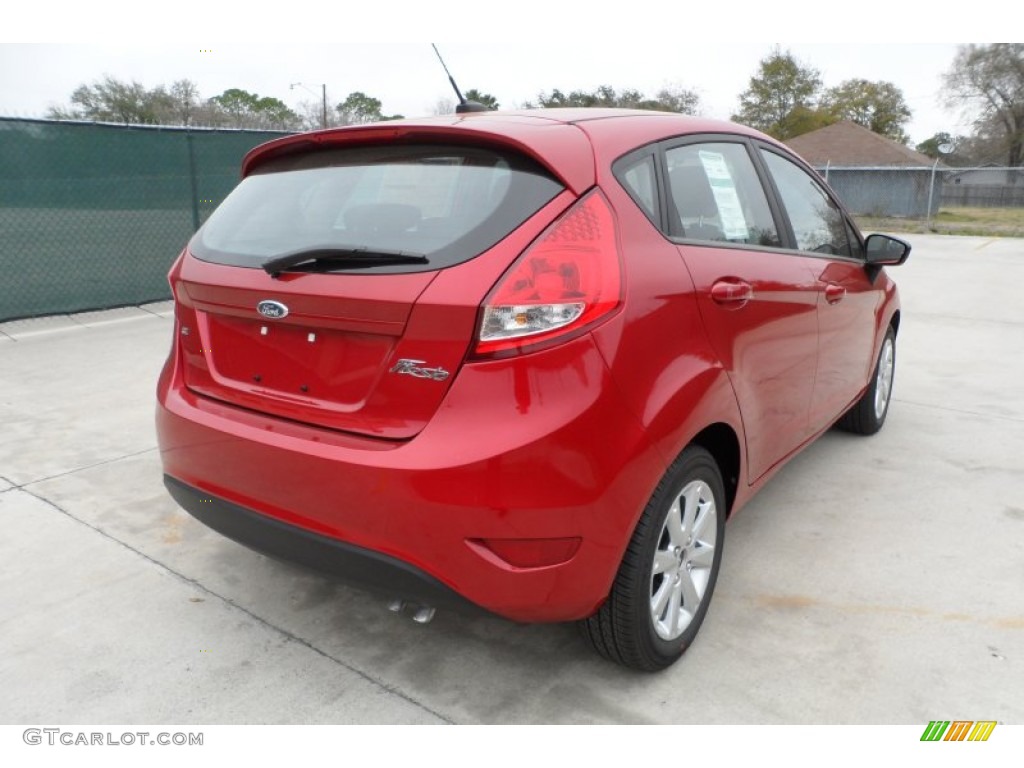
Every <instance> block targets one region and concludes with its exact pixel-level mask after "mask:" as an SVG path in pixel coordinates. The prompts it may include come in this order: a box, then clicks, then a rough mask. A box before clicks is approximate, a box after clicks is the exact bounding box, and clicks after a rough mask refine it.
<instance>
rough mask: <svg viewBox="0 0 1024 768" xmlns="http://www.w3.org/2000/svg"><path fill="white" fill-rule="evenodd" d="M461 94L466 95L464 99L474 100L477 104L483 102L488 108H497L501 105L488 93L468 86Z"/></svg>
mask: <svg viewBox="0 0 1024 768" xmlns="http://www.w3.org/2000/svg"><path fill="white" fill-rule="evenodd" d="M463 96H465V97H466V101H475V102H476V103H477V104H483V105H484V106H485V107H487V108H488V109H499V108H500V106H501V105H500V104H498V100H497V99H496V98H495V97H494V96H491V94H489V93H482V92H480V91H478V90H477V89H476V88H470V89H469V90H468V91H466V92H465V93H464V94H463Z"/></svg>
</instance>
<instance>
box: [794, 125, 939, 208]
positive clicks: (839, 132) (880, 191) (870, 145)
mask: <svg viewBox="0 0 1024 768" xmlns="http://www.w3.org/2000/svg"><path fill="white" fill-rule="evenodd" d="M786 144H787V145H788V146H789V147H790V148H791V149H792V150H793V151H795V152H796V153H797V154H799V155H800V156H801V157H803V158H804V160H806V161H807V162H808V163H810V164H811V165H812V166H813V167H814V168H815V169H816V170H817V171H818V173H820V174H821V175H822V176H824V177H825V179H826V180H827V181H828V183H829V185H830V186H831V187H832V188H833V189H834V190H835V191H836V194H838V195H839V197H840V198H841V199H842V201H843V203H844V204H845V205H846V207H847V208H848V209H849V210H850V211H851V212H852V213H855V214H857V213H859V214H868V215H875V216H881V215H885V216H908V217H911V216H927V215H928V212H929V205H930V206H931V213H933V214H934V213H935V212H936V211H938V208H939V203H940V202H941V200H942V189H941V187H942V177H941V175H940V174H937V173H936V172H937V171H941V170H944V169H946V166H945V165H944V164H943V163H941V162H938V161H936V160H933V159H932V158H930V157H928V156H927V155H922V154H921V153H920V152H915V151H914V150H912V149H911V148H910V147H907V146H904V145H903V144H900V143H899V142H898V141H893V140H892V139H889V138H886V137H885V136H881V135H879V134H877V133H874V132H873V131H871V130H869V129H867V128H865V127H864V126H862V125H858V124H857V123H854V122H851V121H849V120H844V121H842V122H840V123H833V124H832V125H828V126H825V127H824V128H819V129H818V130H816V131H811V132H810V133H805V134H803V135H801V136H795V137H794V138H792V139H789V140H788V141H786Z"/></svg>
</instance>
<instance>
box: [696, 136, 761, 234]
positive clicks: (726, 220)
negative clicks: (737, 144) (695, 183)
mask: <svg viewBox="0 0 1024 768" xmlns="http://www.w3.org/2000/svg"><path fill="white" fill-rule="evenodd" d="M697 154H698V155H699V156H700V161H701V163H702V164H703V165H704V173H706V174H707V177H708V183H709V184H711V193H712V194H713V195H714V196H715V205H717V206H718V216H719V218H720V219H721V220H722V232H723V233H724V234H725V236H726V237H727V238H728V239H729V240H747V239H748V238H749V236H750V233H749V232H748V231H747V220H746V218H745V217H744V216H743V208H742V206H740V198H739V195H737V194H736V183H735V182H734V181H733V179H732V175H731V174H730V173H729V166H728V165H726V164H725V156H724V155H722V153H720V152H708V151H707V150H705V149H702V150H700V151H699V152H698V153H697Z"/></svg>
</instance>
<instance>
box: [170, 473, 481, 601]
mask: <svg viewBox="0 0 1024 768" xmlns="http://www.w3.org/2000/svg"><path fill="white" fill-rule="evenodd" d="M164 485H165V486H167V490H168V492H169V493H170V494H171V496H172V497H173V498H174V500H175V501H176V502H178V505H179V506H180V507H181V508H182V509H184V510H185V511H186V512H188V513H189V514H190V515H192V516H193V517H194V518H196V519H197V520H199V521H200V522H201V523H204V524H205V525H207V526H209V527H210V528H212V529H213V530H215V531H217V533H220V534H222V535H224V536H227V537H228V538H229V539H233V540H235V541H237V542H238V543H240V544H244V545H245V546H247V547H250V548H251V549H255V550H256V551H257V552H262V553H263V554H265V555H269V556H270V557H273V558H276V559H278V560H287V561H289V562H294V563H301V564H302V565H305V566H308V567H310V568H314V569H316V570H318V571H322V572H324V573H328V574H330V575H332V576H338V577H340V578H342V579H344V580H345V581H348V582H352V583H355V584H359V585H361V586H364V587H368V588H371V589H377V590H380V591H383V592H385V593H387V594H388V595H389V596H391V597H401V598H403V599H412V600H416V601H419V602H422V603H425V604H427V605H431V606H435V607H440V606H444V607H448V608H455V609H457V610H462V611H466V612H472V611H473V610H475V606H473V604H472V603H470V602H468V601H467V600H465V599H464V598H462V597H461V596H459V595H458V594H456V593H455V592H453V591H452V590H451V589H449V588H448V587H446V586H445V585H444V584H442V583H441V582H439V581H438V580H437V579H435V578H433V577H431V576H430V575H428V574H426V573H424V572H423V571H421V570H419V569H418V568H414V567H413V566H411V565H409V564H408V563H405V562H402V561H401V560H398V559H396V558H393V557H388V556H387V555H382V554H381V553H379V552H374V551H373V550H369V549H364V548H362V547H357V546H354V545H352V544H348V543H346V542H344V541H339V540H338V539H333V538H331V537H329V536H321V535H319V534H315V533H313V532H311V531H307V530H305V529H303V528H299V527H297V526H294V525H288V524H286V523H282V522H281V521H280V520H275V519H274V518H271V517H267V516H266V515H260V514H257V513H256V512H253V511H252V510H249V509H246V508H245V507H241V506H239V505H238V504H233V503H231V502H230V501H227V500H225V499H221V498H218V497H216V496H212V495H211V494H209V493H205V492H203V491H200V490H199V489H197V488H193V487H192V486H190V485H186V484H185V483H182V482H181V481H179V480H175V479H174V478H173V477H168V476H167V475H164Z"/></svg>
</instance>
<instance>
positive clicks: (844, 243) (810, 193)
mask: <svg viewBox="0 0 1024 768" xmlns="http://www.w3.org/2000/svg"><path fill="white" fill-rule="evenodd" d="M762 155H763V157H764V159H765V163H766V164H767V165H768V171H769V172H770V173H771V175H772V178H773V179H774V180H775V186H776V188H777V189H778V190H779V197H781V198H782V204H783V206H784V207H785V209H786V212H787V213H788V214H789V222H790V224H791V225H792V227H793V235H794V236H795V237H796V247H797V248H798V249H799V250H801V251H811V252H814V253H824V254H828V255H833V256H851V255H852V254H851V251H850V239H849V233H848V231H847V225H846V218H845V217H844V216H843V213H842V211H840V210H839V207H838V206H837V205H836V204H835V203H834V202H832V198H831V197H829V196H828V194H827V193H826V192H825V190H824V189H823V188H822V186H821V184H819V183H818V181H817V180H816V179H815V178H814V177H813V176H811V174H809V173H807V171H805V170H804V169H803V168H801V167H800V166H798V165H797V164H796V163H794V162H792V161H790V160H787V159H786V158H784V157H781V156H780V155H777V154H775V153H774V152H762Z"/></svg>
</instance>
